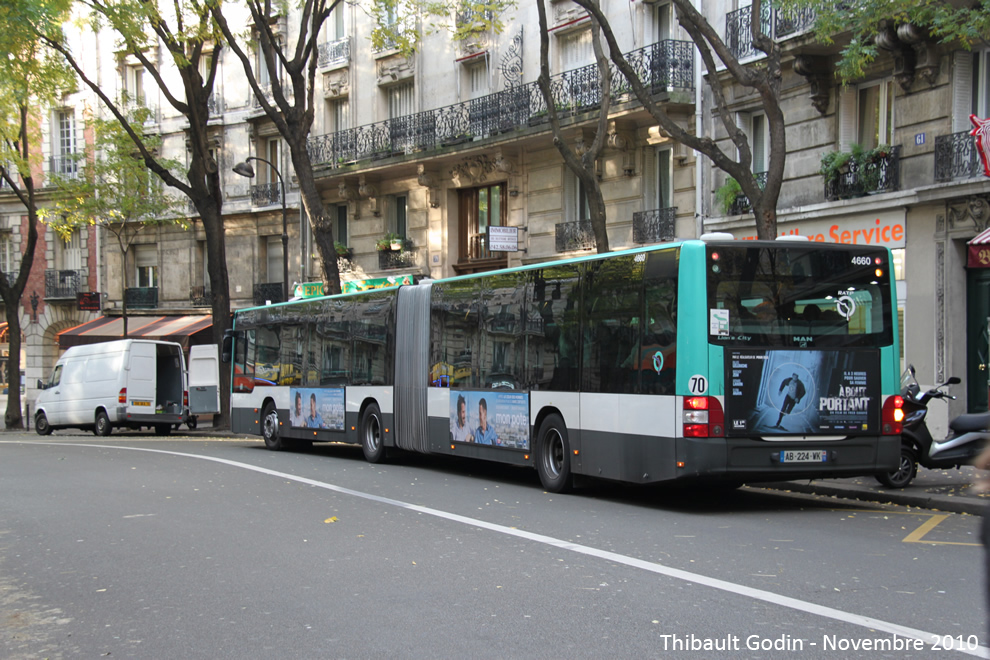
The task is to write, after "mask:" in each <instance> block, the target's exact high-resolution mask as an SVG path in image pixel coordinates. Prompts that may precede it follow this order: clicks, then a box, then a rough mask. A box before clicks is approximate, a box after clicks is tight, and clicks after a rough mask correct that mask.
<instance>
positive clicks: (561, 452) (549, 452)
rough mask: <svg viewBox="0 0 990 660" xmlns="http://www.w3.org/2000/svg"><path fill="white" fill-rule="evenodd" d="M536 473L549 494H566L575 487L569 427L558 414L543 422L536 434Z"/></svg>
mask: <svg viewBox="0 0 990 660" xmlns="http://www.w3.org/2000/svg"><path fill="white" fill-rule="evenodd" d="M536 471H537V472H538V473H539V475H540V483H542V484H543V488H545V489H546V490H547V491H548V492H551V493H566V492H568V491H569V490H571V487H572V486H573V483H572V479H571V457H570V444H569V443H568V441H567V426H565V425H564V420H563V419H561V417H560V415H557V414H556V413H555V414H552V415H548V416H547V418H546V419H544V420H543V423H542V424H540V430H539V432H538V433H537V434H536Z"/></svg>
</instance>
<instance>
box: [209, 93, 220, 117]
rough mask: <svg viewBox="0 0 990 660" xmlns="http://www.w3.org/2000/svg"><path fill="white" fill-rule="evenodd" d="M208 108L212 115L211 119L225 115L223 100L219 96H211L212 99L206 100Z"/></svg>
mask: <svg viewBox="0 0 990 660" xmlns="http://www.w3.org/2000/svg"><path fill="white" fill-rule="evenodd" d="M206 108H207V110H208V111H209V113H210V119H215V118H217V117H219V116H220V115H221V114H223V99H222V98H220V97H219V96H218V95H217V94H215V93H214V94H210V98H208V99H206Z"/></svg>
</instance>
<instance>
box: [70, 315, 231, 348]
mask: <svg viewBox="0 0 990 660" xmlns="http://www.w3.org/2000/svg"><path fill="white" fill-rule="evenodd" d="M212 328H213V317H212V316H128V317H127V336H128V338H130V339H159V340H162V341H174V342H177V343H179V344H182V347H183V348H189V347H190V346H195V345H199V344H210V343H213V331H212ZM123 338H124V320H123V319H122V318H121V317H119V316H101V317H100V318H98V319H94V320H92V321H89V322H88V323H83V324H82V325H77V326H76V327H74V328H69V329H68V330H64V331H62V332H61V333H59V335H58V347H59V348H60V349H62V350H65V349H66V348H69V347H70V346H79V345H82V344H98V343H100V342H104V341H113V340H114V339H123Z"/></svg>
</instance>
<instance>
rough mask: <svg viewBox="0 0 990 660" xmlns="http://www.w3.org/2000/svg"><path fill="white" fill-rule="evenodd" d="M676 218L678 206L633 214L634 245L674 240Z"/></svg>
mask: <svg viewBox="0 0 990 660" xmlns="http://www.w3.org/2000/svg"><path fill="white" fill-rule="evenodd" d="M676 218H677V207H676V206H671V207H668V208H665V209H653V210H651V211H638V212H636V213H633V243H637V244H639V245H644V244H649V243H660V242H662V241H670V240H673V239H674V220H675V219H676Z"/></svg>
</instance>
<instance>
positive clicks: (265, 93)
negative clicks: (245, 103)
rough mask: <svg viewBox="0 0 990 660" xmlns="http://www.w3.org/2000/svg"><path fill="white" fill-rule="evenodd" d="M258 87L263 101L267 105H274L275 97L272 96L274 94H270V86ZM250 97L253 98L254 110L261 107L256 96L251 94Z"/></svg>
mask: <svg viewBox="0 0 990 660" xmlns="http://www.w3.org/2000/svg"><path fill="white" fill-rule="evenodd" d="M258 87H259V88H260V89H261V95H262V96H264V97H265V99H266V100H267V101H268V102H269V103H274V102H275V101H274V99H275V97H274V96H273V94H274V93H273V92H272V86H271V85H270V84H269V85H258ZM252 96H253V97H254V107H255V108H260V107H261V100H260V99H259V98H258V96H257V95H256V94H252Z"/></svg>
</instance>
